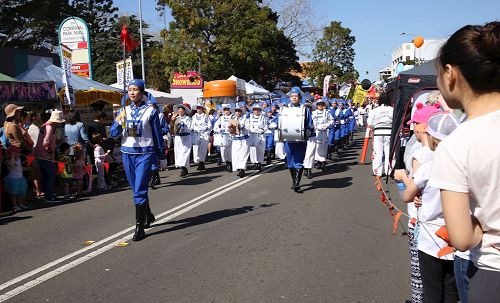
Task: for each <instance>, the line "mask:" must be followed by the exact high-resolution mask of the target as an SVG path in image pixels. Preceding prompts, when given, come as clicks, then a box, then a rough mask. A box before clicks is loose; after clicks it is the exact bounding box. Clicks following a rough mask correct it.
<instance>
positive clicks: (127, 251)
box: [0, 134, 410, 302]
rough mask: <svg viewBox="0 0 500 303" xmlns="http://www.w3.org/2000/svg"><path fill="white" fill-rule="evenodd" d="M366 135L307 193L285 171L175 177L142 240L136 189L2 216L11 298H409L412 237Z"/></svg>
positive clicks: (5, 284)
mask: <svg viewBox="0 0 500 303" xmlns="http://www.w3.org/2000/svg"><path fill="white" fill-rule="evenodd" d="M361 135H362V134H359V135H358V136H357V137H356V140H355V144H354V146H353V147H352V148H351V149H350V150H347V151H344V152H341V153H340V154H339V155H338V156H337V157H336V158H335V160H334V161H333V162H332V161H330V162H329V163H328V166H327V171H326V172H319V171H317V170H316V171H315V173H314V178H313V179H311V180H307V179H305V178H304V179H303V182H302V184H303V186H302V188H303V190H304V192H303V193H301V194H296V193H294V192H293V191H292V190H291V189H290V182H291V181H290V176H289V172H288V171H287V170H285V169H284V167H283V165H282V164H274V165H272V166H271V167H268V168H266V169H265V171H263V172H261V173H258V174H255V175H253V176H252V175H248V176H247V177H246V178H244V179H239V178H237V177H236V176H235V174H234V173H232V174H229V173H226V172H223V171H222V168H219V167H217V166H216V165H215V164H210V165H207V168H208V170H207V172H203V173H198V172H196V171H195V170H194V168H191V170H190V172H191V173H192V175H190V176H189V177H188V178H186V179H180V178H179V177H178V173H179V172H178V171H168V172H164V173H162V185H161V186H160V187H159V188H158V189H157V190H154V191H150V200H151V206H152V209H153V211H154V212H155V214H157V217H158V221H157V223H155V225H154V226H153V228H151V229H149V230H148V231H147V234H148V237H147V238H146V239H145V240H143V241H141V242H132V241H131V240H130V236H131V233H132V232H133V230H132V228H133V225H134V209H133V205H132V202H131V192H130V190H122V191H114V192H109V193H105V194H102V195H98V196H94V197H90V198H88V199H86V200H82V201H78V202H73V203H68V204H63V205H49V206H48V207H44V208H39V209H35V210H31V211H26V212H22V213H19V214H17V215H16V216H14V217H8V218H0V243H1V245H0V272H1V275H0V302H1V301H2V300H7V301H8V302H405V301H406V300H408V299H409V297H410V296H409V257H408V252H407V240H406V237H404V236H401V230H399V231H398V233H397V234H396V236H393V235H392V222H391V218H390V217H389V216H388V212H387V209H386V208H384V207H383V206H382V204H381V203H380V202H379V195H378V194H377V192H376V190H375V187H374V185H373V183H374V179H373V177H372V176H371V172H370V167H369V166H368V165H357V161H358V159H359V158H358V157H359V153H360V148H361V144H362V138H361V137H360V136H361ZM250 172H251V171H250ZM207 193H208V194H207ZM186 202H187V203H186ZM176 207H177V208H176ZM173 208H176V209H174V210H172V209H173ZM169 210H171V211H169ZM162 219H163V220H162ZM127 228H128V229H129V230H126V229H127ZM87 240H92V241H96V243H94V244H92V245H88V246H85V245H82V243H83V242H84V241H87ZM124 241H125V242H127V243H129V245H128V246H125V247H116V246H115V244H116V243H118V242H124Z"/></svg>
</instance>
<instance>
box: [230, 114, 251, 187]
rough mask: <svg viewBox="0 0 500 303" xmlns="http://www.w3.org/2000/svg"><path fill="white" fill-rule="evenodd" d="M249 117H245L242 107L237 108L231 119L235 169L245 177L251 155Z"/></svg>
mask: <svg viewBox="0 0 500 303" xmlns="http://www.w3.org/2000/svg"><path fill="white" fill-rule="evenodd" d="M248 127H249V123H248V119H247V118H246V117H245V114H244V113H243V110H242V108H241V107H238V108H236V110H235V116H234V118H233V119H232V120H231V121H230V125H229V129H230V133H231V134H232V135H233V142H232V147H231V158H232V159H233V171H238V176H239V177H240V178H243V177H244V176H245V170H246V168H247V160H248V156H249V148H248Z"/></svg>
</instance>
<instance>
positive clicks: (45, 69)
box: [16, 59, 122, 106]
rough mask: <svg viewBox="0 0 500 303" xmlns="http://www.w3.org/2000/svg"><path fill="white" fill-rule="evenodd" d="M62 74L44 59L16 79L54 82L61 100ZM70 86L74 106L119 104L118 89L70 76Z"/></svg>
mask: <svg viewBox="0 0 500 303" xmlns="http://www.w3.org/2000/svg"><path fill="white" fill-rule="evenodd" d="M63 73H64V70H63V69H62V68H60V67H58V66H55V65H54V64H52V63H51V62H50V61H48V60H46V59H41V60H39V61H38V62H37V63H36V64H35V65H34V66H33V67H32V68H30V69H29V70H27V71H26V72H24V73H22V74H20V75H19V76H17V77H16V78H17V79H18V80H20V81H54V82H55V84H56V88H57V89H58V90H59V97H60V98H61V100H63V97H64V90H63V89H62V88H63ZM71 86H72V87H73V90H74V91H75V102H76V105H77V106H79V105H88V104H92V103H94V102H97V101H101V100H102V101H106V102H108V103H120V100H121V96H122V93H121V91H120V90H119V89H116V88H114V87H111V86H109V85H106V84H102V83H100V82H97V81H93V80H90V79H86V78H82V77H79V76H77V75H71Z"/></svg>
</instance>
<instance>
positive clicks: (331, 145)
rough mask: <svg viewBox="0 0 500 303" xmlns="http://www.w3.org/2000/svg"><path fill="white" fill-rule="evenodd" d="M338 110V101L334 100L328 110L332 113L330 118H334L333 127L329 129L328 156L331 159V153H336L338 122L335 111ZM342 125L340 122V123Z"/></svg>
mask: <svg viewBox="0 0 500 303" xmlns="http://www.w3.org/2000/svg"><path fill="white" fill-rule="evenodd" d="M336 110H337V99H335V98H334V99H332V102H331V104H330V107H329V108H328V111H329V112H330V116H331V117H332V120H333V122H332V125H331V126H330V128H329V129H328V156H329V158H330V159H331V158H332V157H331V152H332V151H336V146H335V145H336V144H335V143H336V140H335V130H336V128H337V127H336V126H337V120H336V119H335V111H336ZM339 123H340V121H339Z"/></svg>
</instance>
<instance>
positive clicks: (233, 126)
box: [229, 119, 241, 136]
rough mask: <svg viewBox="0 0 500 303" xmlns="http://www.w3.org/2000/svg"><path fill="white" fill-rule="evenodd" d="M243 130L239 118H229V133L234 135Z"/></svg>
mask: <svg viewBox="0 0 500 303" xmlns="http://www.w3.org/2000/svg"><path fill="white" fill-rule="evenodd" d="M240 132H241V125H240V123H239V121H238V120H235V119H231V120H229V133H230V134H231V135H233V136H235V135H236V136H237V135H239V134H240Z"/></svg>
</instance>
